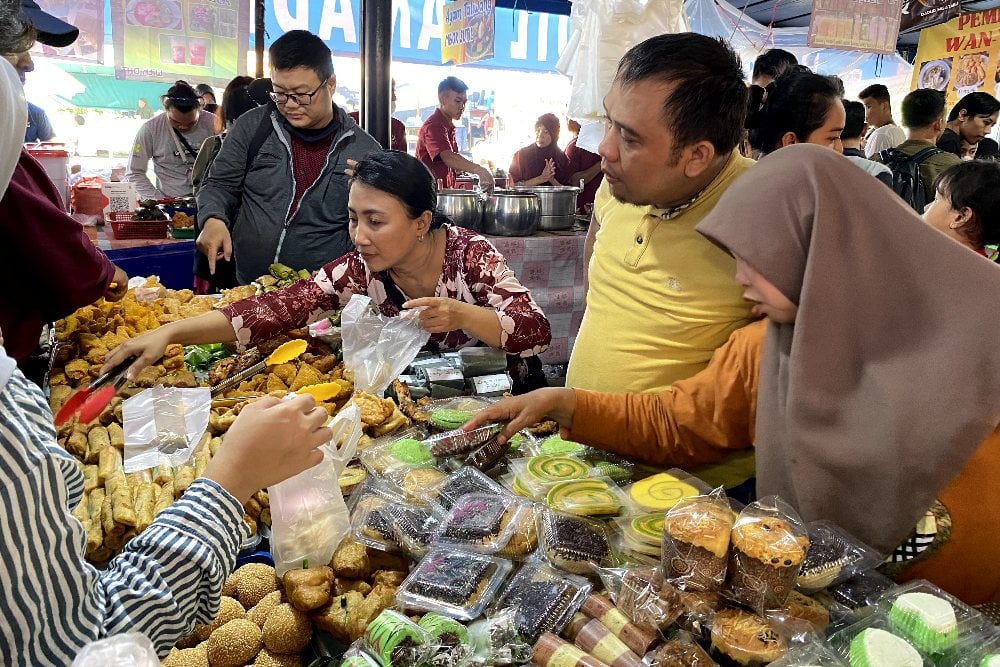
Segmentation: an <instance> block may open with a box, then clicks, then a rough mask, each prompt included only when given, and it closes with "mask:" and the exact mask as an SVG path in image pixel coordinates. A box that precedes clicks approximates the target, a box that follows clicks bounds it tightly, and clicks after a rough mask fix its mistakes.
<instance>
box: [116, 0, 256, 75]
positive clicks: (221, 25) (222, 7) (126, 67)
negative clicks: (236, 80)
mask: <svg viewBox="0 0 1000 667" xmlns="http://www.w3.org/2000/svg"><path fill="white" fill-rule="evenodd" d="M111 19H112V25H113V29H112V35H113V37H114V44H115V77H116V78H118V79H126V80H142V81H164V82H170V83H172V82H173V81H175V80H177V79H184V80H186V81H187V82H188V83H190V84H191V85H195V84H197V83H209V84H212V85H215V86H225V85H226V84H227V83H229V81H230V80H231V79H232V78H233V77H235V76H237V75H239V74H245V73H246V63H247V48H248V45H249V43H250V34H249V33H250V27H249V24H250V1H249V0H111Z"/></svg>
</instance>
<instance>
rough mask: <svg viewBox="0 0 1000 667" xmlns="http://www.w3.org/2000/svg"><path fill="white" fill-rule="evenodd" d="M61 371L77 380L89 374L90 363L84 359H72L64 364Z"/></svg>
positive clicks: (71, 378)
mask: <svg viewBox="0 0 1000 667" xmlns="http://www.w3.org/2000/svg"><path fill="white" fill-rule="evenodd" d="M63 373H65V374H66V377H67V378H69V379H70V380H72V381H75V382H79V381H80V380H83V379H84V378H87V377H89V376H90V364H89V363H87V361H85V360H84V359H74V360H73V361H71V362H69V363H68V364H66V366H65V367H64V368H63Z"/></svg>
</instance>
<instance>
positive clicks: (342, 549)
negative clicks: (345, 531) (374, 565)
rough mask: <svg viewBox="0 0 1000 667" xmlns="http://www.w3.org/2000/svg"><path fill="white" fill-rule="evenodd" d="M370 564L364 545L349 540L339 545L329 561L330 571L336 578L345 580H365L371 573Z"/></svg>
mask: <svg viewBox="0 0 1000 667" xmlns="http://www.w3.org/2000/svg"><path fill="white" fill-rule="evenodd" d="M370 568H371V563H370V560H369V558H368V550H367V549H366V548H365V545H363V544H361V543H360V542H356V541H354V540H352V539H350V538H348V539H345V540H344V541H343V542H341V543H340V546H339V547H338V548H337V551H336V552H335V553H334V554H333V559H331V560H330V569H332V570H333V573H334V574H335V575H336V576H338V577H344V578H345V579H366V578H367V577H368V574H369V572H371V569H370Z"/></svg>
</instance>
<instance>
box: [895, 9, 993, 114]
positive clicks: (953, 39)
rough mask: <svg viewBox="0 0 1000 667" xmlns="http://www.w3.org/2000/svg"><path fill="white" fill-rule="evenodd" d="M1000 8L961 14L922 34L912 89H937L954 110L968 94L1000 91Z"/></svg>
mask: <svg viewBox="0 0 1000 667" xmlns="http://www.w3.org/2000/svg"><path fill="white" fill-rule="evenodd" d="M998 51H1000V9H987V10H985V11H982V12H970V13H968V14H962V15H961V16H959V17H958V18H957V19H952V20H951V21H948V22H947V23H942V24H940V25H936V26H933V27H930V28H927V29H925V30H921V31H920V41H919V42H918V43H917V57H916V59H915V60H914V61H913V62H914V67H913V81H912V84H911V88H912V89H913V90H916V89H917V88H934V89H935V90H940V91H942V92H943V93H945V94H946V95H947V100H948V101H947V105H948V106H949V107H951V106H952V105H953V104H955V103H956V102H957V101H958V100H959V99H960V98H962V97H964V96H965V95H968V94H969V93H975V92H983V93H989V94H990V95H996V94H997V92H1000V91H998V89H1000V69H998V58H997V52H998Z"/></svg>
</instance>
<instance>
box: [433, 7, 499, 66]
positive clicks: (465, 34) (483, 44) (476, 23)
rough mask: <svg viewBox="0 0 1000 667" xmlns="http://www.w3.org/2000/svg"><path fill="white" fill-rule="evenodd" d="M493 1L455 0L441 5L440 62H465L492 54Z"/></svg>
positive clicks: (458, 63) (475, 60) (493, 34)
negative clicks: (442, 15)
mask: <svg viewBox="0 0 1000 667" xmlns="http://www.w3.org/2000/svg"><path fill="white" fill-rule="evenodd" d="M495 37H496V25H495V23H494V8H493V0H456V2H448V3H446V4H445V6H444V23H443V24H442V25H441V63H442V64H445V65H447V64H449V63H450V64H453V65H464V64H465V63H474V62H477V61H479V60H486V59H488V58H492V57H493V40H494V38H495Z"/></svg>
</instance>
